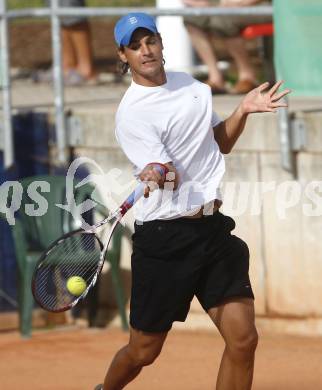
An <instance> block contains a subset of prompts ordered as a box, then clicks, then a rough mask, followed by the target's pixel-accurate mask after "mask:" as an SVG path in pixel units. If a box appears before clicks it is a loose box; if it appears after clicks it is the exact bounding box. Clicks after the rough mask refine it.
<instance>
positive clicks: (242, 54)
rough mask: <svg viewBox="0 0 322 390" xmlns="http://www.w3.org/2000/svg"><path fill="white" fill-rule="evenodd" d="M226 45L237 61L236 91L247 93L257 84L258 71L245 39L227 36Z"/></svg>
mask: <svg viewBox="0 0 322 390" xmlns="http://www.w3.org/2000/svg"><path fill="white" fill-rule="evenodd" d="M225 42H226V47H227V50H228V52H229V54H230V55H231V56H232V58H233V59H234V61H235V63H236V67H237V73H238V82H237V84H236V86H235V90H234V92H236V93H247V92H249V91H250V90H252V89H253V88H255V87H256V85H257V80H256V72H255V69H254V67H253V65H252V63H251V60H250V57H249V54H248V51H247V49H246V45H245V40H244V39H243V38H241V37H232V38H226V40H225Z"/></svg>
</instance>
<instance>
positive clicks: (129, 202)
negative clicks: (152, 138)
mask: <svg viewBox="0 0 322 390" xmlns="http://www.w3.org/2000/svg"><path fill="white" fill-rule="evenodd" d="M149 165H153V168H154V169H156V170H157V171H158V172H159V173H160V175H161V176H164V175H166V174H167V173H168V172H169V169H168V168H167V167H166V166H165V165H164V164H161V163H151V164H149ZM145 187H146V184H144V183H140V184H139V185H138V186H137V187H136V188H135V190H134V191H133V192H131V194H130V195H129V196H128V197H127V198H126V200H125V201H124V202H123V203H122V204H121V206H120V213H121V215H122V216H123V215H124V214H125V213H126V212H127V211H128V210H130V208H132V207H133V205H134V204H135V203H136V202H137V201H138V200H139V199H140V198H141V197H142V196H143V194H144V190H145Z"/></svg>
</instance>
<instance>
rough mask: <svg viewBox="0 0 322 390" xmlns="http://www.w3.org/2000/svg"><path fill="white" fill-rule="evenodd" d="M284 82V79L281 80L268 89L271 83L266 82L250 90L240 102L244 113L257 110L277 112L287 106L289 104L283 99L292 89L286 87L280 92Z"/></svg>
mask: <svg viewBox="0 0 322 390" xmlns="http://www.w3.org/2000/svg"><path fill="white" fill-rule="evenodd" d="M282 84H283V81H279V82H277V83H276V84H274V85H273V86H272V87H271V88H270V89H269V90H267V89H268V87H269V83H268V82H266V83H264V84H261V85H260V86H259V87H257V88H255V89H253V90H252V91H250V92H249V93H248V94H247V95H246V96H245V97H244V99H243V100H242V102H241V104H240V108H241V110H242V113H243V114H246V115H247V114H251V113H255V112H276V110H277V108H281V107H287V104H286V103H285V102H284V101H281V99H282V98H283V97H284V96H286V95H288V94H289V93H290V92H291V90H290V89H286V90H285V91H283V92H278V89H279V87H280V86H281V85H282Z"/></svg>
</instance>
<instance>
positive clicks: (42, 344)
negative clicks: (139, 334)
mask: <svg viewBox="0 0 322 390" xmlns="http://www.w3.org/2000/svg"><path fill="white" fill-rule="evenodd" d="M127 337H128V336H127V334H126V333H122V332H121V331H119V330H116V329H105V330H88V329H86V330H85V329H84V330H79V329H73V330H70V329H68V330H60V331H52V332H39V331H38V332H35V333H34V335H33V337H32V339H30V340H21V339H20V337H19V335H18V334H17V333H2V334H0V387H1V389H4V390H22V389H23V390H93V387H94V385H95V384H97V383H98V382H100V381H101V380H102V378H103V376H104V373H105V369H106V367H107V365H108V363H109V362H110V360H111V358H112V356H113V354H114V352H115V351H116V350H117V349H118V348H120V347H121V346H122V345H123V344H124V343H126V341H127ZM222 349H223V343H222V340H221V339H220V337H219V336H217V335H216V334H212V333H205V332H188V331H186V332H178V331H173V332H172V333H171V334H170V335H169V337H168V340H167V342H166V345H165V347H164V350H163V352H162V354H161V356H160V358H159V359H158V360H157V362H156V363H155V364H154V365H153V366H150V367H147V368H145V370H144V371H143V372H142V374H141V375H140V377H139V378H138V379H136V380H135V381H134V382H133V383H132V384H131V385H129V386H128V387H127V389H129V390H213V389H214V382H215V377H216V373H217V370H218V365H219V360H220V355H221V352H222ZM253 389H254V390H280V389H281V390H303V389H304V390H318V389H322V340H321V339H318V338H300V337H290V336H288V337H282V336H262V337H261V340H260V344H259V347H258V352H257V360H256V370H255V379H254V387H253Z"/></svg>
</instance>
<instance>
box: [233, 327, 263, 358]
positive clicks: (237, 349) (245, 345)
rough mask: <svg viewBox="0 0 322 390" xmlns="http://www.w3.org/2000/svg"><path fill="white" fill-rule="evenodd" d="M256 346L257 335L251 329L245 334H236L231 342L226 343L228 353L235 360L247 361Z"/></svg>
mask: <svg viewBox="0 0 322 390" xmlns="http://www.w3.org/2000/svg"><path fill="white" fill-rule="evenodd" d="M257 344H258V333H257V330H256V328H255V327H254V328H252V329H251V330H249V331H248V332H247V333H244V332H238V333H237V334H236V335H235V337H233V338H232V339H231V340H229V341H226V345H227V348H228V350H229V352H230V353H231V354H232V355H233V356H234V358H236V359H247V358H248V357H252V356H253V355H254V353H255V350H256V347H257Z"/></svg>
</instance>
